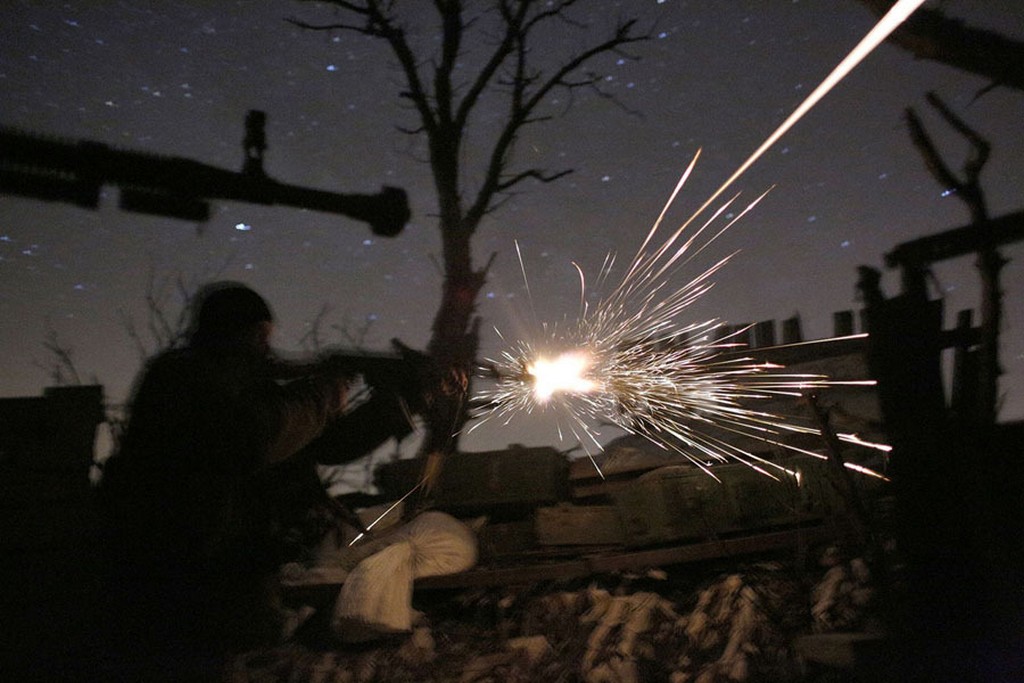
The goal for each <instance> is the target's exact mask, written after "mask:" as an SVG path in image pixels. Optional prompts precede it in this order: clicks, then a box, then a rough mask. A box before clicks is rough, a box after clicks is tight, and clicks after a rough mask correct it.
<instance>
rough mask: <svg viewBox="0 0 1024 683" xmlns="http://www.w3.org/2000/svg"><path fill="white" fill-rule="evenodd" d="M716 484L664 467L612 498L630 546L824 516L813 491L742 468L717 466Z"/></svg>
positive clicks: (681, 468)
mask: <svg viewBox="0 0 1024 683" xmlns="http://www.w3.org/2000/svg"><path fill="white" fill-rule="evenodd" d="M713 471H714V473H715V476H717V477H718V480H717V481H716V480H715V479H714V478H712V477H711V476H709V475H708V474H706V473H705V472H703V471H701V470H700V469H698V468H696V467H692V466H687V465H678V466H670V467H663V468H661V469H658V470H654V471H653V472H649V473H648V474H646V475H644V476H642V477H640V478H639V479H637V480H636V481H635V482H633V484H632V485H631V486H629V487H627V488H624V489H621V490H619V491H617V492H616V493H615V494H614V499H615V505H616V507H617V509H618V512H619V516H620V518H621V519H622V523H623V527H624V530H625V534H626V542H627V544H629V545H634V546H641V545H650V544H655V543H664V542H668V541H676V540H682V539H707V538H713V537H715V536H716V535H718V534H722V533H731V532H736V531H748V530H749V531H753V530H758V529H764V528H768V527H773V526H779V525H784V524H791V523H796V522H798V521H800V520H802V519H807V518H809V517H813V516H820V514H819V513H820V505H818V504H817V502H816V501H815V500H814V499H813V498H811V497H809V489H807V488H806V487H800V486H797V484H796V482H795V481H794V480H792V479H790V478H783V479H782V480H781V481H776V480H773V479H771V478H769V477H766V476H764V475H763V474H760V473H758V472H756V471H754V470H753V469H751V468H749V467H747V466H745V465H740V464H735V465H718V466H716V467H714V469H713Z"/></svg>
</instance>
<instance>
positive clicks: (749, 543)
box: [282, 526, 833, 602]
mask: <svg viewBox="0 0 1024 683" xmlns="http://www.w3.org/2000/svg"><path fill="white" fill-rule="evenodd" d="M832 536H833V534H832V532H831V531H830V530H829V529H827V528H826V527H824V526H813V527H804V528H799V529H789V530H785V531H776V532H772V533H767V534H759V535H757V536H744V537H737V538H728V539H721V540H715V541H706V542H703V543H694V544H689V545H682V546H673V547H670V548H657V549H653V550H644V551H638V552H611V553H608V554H595V555H590V556H586V557H579V558H575V559H572V560H564V561H556V562H544V563H536V564H529V565H523V566H517V567H501V568H493V567H476V568H474V569H470V570H469V571H465V572H461V573H458V574H449V575H447V576H431V577H426V578H423V579H419V580H417V581H416V584H415V588H416V589H417V590H439V589H457V588H483V587H487V586H508V585H516V584H527V583H536V582H540V581H555V580H566V579H576V578H584V577H587V576H590V575H592V574H602V573H608V572H616V571H627V570H640V569H648V568H653V567H664V566H671V565H676V564H686V563H690V562H700V561H704V560H713V559H718V558H723V557H737V556H741V555H749V554H758V553H764V552H769V551H775V550H784V549H787V548H791V549H794V550H795V549H798V548H801V547H803V546H806V545H809V544H813V543H819V542H822V541H825V540H827V539H829V538H831V537H832ZM345 575H346V574H345V572H344V571H343V570H340V569H337V570H333V569H332V568H316V569H311V570H307V571H306V572H305V573H304V574H303V575H300V576H296V577H293V578H292V579H291V580H284V581H283V582H282V583H283V587H284V589H285V591H286V592H287V593H288V594H289V595H290V596H291V597H292V598H293V599H295V598H300V599H307V600H309V601H310V602H320V601H323V600H325V599H329V598H331V597H334V596H337V591H338V590H339V589H340V587H341V585H342V583H343V582H344V577H345Z"/></svg>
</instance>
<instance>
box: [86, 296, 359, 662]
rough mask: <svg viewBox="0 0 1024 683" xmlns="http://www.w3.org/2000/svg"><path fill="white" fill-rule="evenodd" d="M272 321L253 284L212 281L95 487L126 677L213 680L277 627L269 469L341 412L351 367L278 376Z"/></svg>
mask: <svg viewBox="0 0 1024 683" xmlns="http://www.w3.org/2000/svg"><path fill="white" fill-rule="evenodd" d="M272 320H273V317H272V315H271V312H270V308H269V307H268V306H267V304H266V302H265V301H264V300H263V299H262V297H260V296H259V295H258V294H257V293H256V292H254V291H253V290H251V289H249V288H248V287H246V286H244V285H241V284H239V283H217V284H215V285H211V286H209V287H208V288H206V289H205V290H204V291H203V292H202V293H201V295H200V297H199V298H198V300H197V306H196V309H195V315H194V323H193V326H192V329H191V333H190V335H189V340H188V343H187V345H186V346H184V347H182V348H178V349H172V350H169V351H166V352H164V353H162V354H160V355H158V356H157V357H156V358H154V359H153V360H151V361H150V362H149V363H148V364H147V366H146V368H145V370H144V372H143V373H142V375H141V381H140V382H139V383H138V385H137V387H136V390H135V394H134V397H133V400H132V403H131V406H130V413H129V416H128V418H129V419H128V426H127V429H126V431H125V434H124V437H123V440H122V442H121V444H120V448H119V451H118V452H117V453H116V454H115V455H114V456H113V457H112V458H111V459H110V460H109V461H108V463H107V465H106V467H105V471H104V478H103V482H102V484H101V486H100V496H99V497H100V501H101V504H102V506H103V509H104V511H105V512H106V519H107V530H108V532H109V533H108V539H107V540H108V548H109V552H108V557H109V559H110V563H109V564H110V570H111V571H110V578H111V579H112V580H111V582H110V587H111V590H110V593H111V595H110V598H111V601H112V602H111V605H110V606H111V608H112V609H111V611H112V613H111V619H112V620H116V623H117V626H118V628H117V629H116V631H115V632H114V638H113V646H114V647H113V653H114V655H115V657H116V656H117V655H118V654H119V655H120V657H117V658H116V660H115V662H114V663H113V665H114V666H115V667H118V668H119V669H120V673H122V674H123V675H124V676H125V678H133V677H134V678H136V679H137V680H152V679H154V678H157V679H164V678H166V679H181V680H196V679H198V678H200V677H204V676H208V677H210V678H214V677H216V675H217V670H218V667H219V666H220V664H221V661H222V658H223V656H224V655H225V654H226V653H229V652H232V651H237V650H239V649H242V648H250V647H253V646H255V645H259V644H262V643H268V642H272V641H275V640H276V638H277V637H278V636H279V634H280V629H279V623H278V619H277V618H276V617H277V615H276V613H275V610H274V609H273V607H272V605H271V604H270V602H271V600H270V596H269V593H268V588H267V584H268V579H269V578H270V577H273V576H274V575H275V570H276V568H277V562H278V561H279V559H280V558H279V556H278V555H277V554H276V549H275V548H274V547H273V545H272V539H271V538H270V537H269V536H268V534H267V526H268V524H269V523H270V520H269V519H268V514H269V512H268V510H269V509H270V508H272V507H273V506H272V505H268V502H267V501H266V500H265V499H264V496H265V494H267V492H268V491H269V490H270V487H272V486H273V484H274V477H273V476H268V473H272V472H273V471H274V470H273V468H274V467H275V466H276V464H279V463H287V462H289V461H290V460H293V459H295V458H296V455H297V454H299V453H300V452H302V451H303V449H304V448H305V447H306V446H307V445H309V444H310V443H311V442H312V441H313V440H314V439H316V437H318V436H319V435H320V434H321V433H322V432H323V431H324V429H325V427H326V426H327V425H328V424H329V423H331V422H332V420H334V419H335V418H337V417H339V416H341V414H342V413H343V412H344V409H345V395H346V388H347V384H348V382H349V377H348V376H347V375H348V374H350V373H347V372H345V371H344V369H339V367H338V364H337V363H314V364H311V365H308V366H304V367H303V369H302V370H301V372H298V373H296V372H295V371H294V370H292V371H291V372H290V373H289V374H290V375H291V376H290V377H289V379H288V380H286V381H284V380H281V379H280V378H279V376H278V374H277V371H278V370H279V364H278V363H276V362H275V361H274V360H273V358H272V356H271V354H270V335H271V331H272V327H273V323H272ZM296 374H298V376H295V375H296ZM359 455H361V453H360V454H359ZM352 457H355V456H352Z"/></svg>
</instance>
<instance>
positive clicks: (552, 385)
mask: <svg viewBox="0 0 1024 683" xmlns="http://www.w3.org/2000/svg"><path fill="white" fill-rule="evenodd" d="M590 365H591V360H590V357H589V356H588V355H587V354H586V353H583V352H581V351H577V352H572V353H563V354H559V355H558V356H556V357H555V358H554V359H553V360H548V359H547V358H538V359H537V360H535V361H534V362H533V363H532V364H530V365H529V366H528V367H527V368H526V372H527V374H528V375H530V376H531V377H532V378H533V393H534V396H535V397H536V399H537V400H538V401H540V402H541V403H546V402H547V401H548V400H549V399H550V398H551V397H552V396H553V395H554V394H556V393H558V392H567V393H586V392H589V391H593V390H594V389H595V388H597V382H595V381H594V380H592V379H588V378H587V377H585V376H584V375H585V373H586V371H587V369H588V368H589V367H590Z"/></svg>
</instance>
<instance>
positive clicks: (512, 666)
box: [230, 556, 870, 683]
mask: <svg viewBox="0 0 1024 683" xmlns="http://www.w3.org/2000/svg"><path fill="white" fill-rule="evenodd" d="M826 557H827V556H826ZM823 564H826V565H827V563H823ZM703 572H704V573H703V574H702V575H700V576H698V575H697V572H696V571H695V570H694V569H693V568H692V567H691V568H690V569H682V568H676V569H675V570H673V571H672V572H671V573H665V572H662V571H660V570H653V571H650V572H648V573H646V574H615V575H607V576H600V577H590V578H589V579H588V580H587V581H577V582H568V581H566V582H547V583H544V584H534V585H529V586H502V587H496V588H487V589H483V588H478V589H462V590H452V591H424V592H422V594H421V593H417V594H416V600H415V607H416V609H417V610H419V612H418V613H417V616H416V619H415V622H414V624H413V627H412V630H411V631H410V632H408V633H405V634H402V635H400V636H392V637H389V638H387V639H384V640H381V641H378V642H375V643H372V644H371V643H366V644H360V645H352V644H341V643H333V644H332V643H325V642H318V643H313V642H311V641H310V640H309V639H308V638H304V637H303V636H302V629H300V630H299V631H298V633H297V635H296V637H295V638H294V639H293V640H292V641H291V642H289V643H287V644H285V645H282V646H280V647H278V648H275V649H272V650H266V651H260V652H253V653H249V654H246V655H244V656H240V657H238V658H237V659H236V660H235V662H234V665H233V668H232V671H231V677H230V680H231V681H232V683H270V682H274V683H277V682H285V681H288V682H290V681H296V682H297V681H318V682H324V683H385V682H391V681H422V682H424V683H426V682H430V681H437V682H441V681H445V682H447V681H458V682H460V683H498V682H499V681H501V682H504V681H510V682H513V683H514V682H516V681H522V682H526V681H530V682H533V681H537V680H550V681H581V682H585V683H639V682H640V681H650V680H661V681H671V682H672V683H719V682H726V681H758V680H772V681H787V680H789V681H796V680H801V676H802V669H801V665H800V662H799V661H798V659H797V656H796V654H795V651H794V649H793V646H792V643H793V640H794V638H795V637H797V636H799V635H801V634H807V633H810V632H823V631H828V630H831V629H833V628H837V627H844V626H845V625H848V624H852V623H854V621H856V620H855V619H853V616H851V615H853V614H854V613H855V612H856V613H857V614H860V615H861V616H863V614H864V608H865V607H866V606H867V601H866V598H867V597H868V596H869V594H868V593H867V592H865V591H870V587H869V585H868V579H869V576H868V574H867V573H866V571H865V568H864V566H863V563H862V562H859V561H857V560H853V561H845V562H835V563H832V564H831V565H828V566H823V567H822V572H819V573H818V574H817V575H808V574H805V573H801V572H797V571H794V570H792V569H789V568H787V567H784V566H782V565H779V564H775V563H761V564H752V565H746V566H742V567H732V568H731V569H730V570H729V571H726V572H723V571H722V570H721V567H718V568H715V569H712V568H707V569H705V570H703ZM843 615H845V616H843ZM851 620H852V621H851ZM311 621H315V619H313V620H311Z"/></svg>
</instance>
